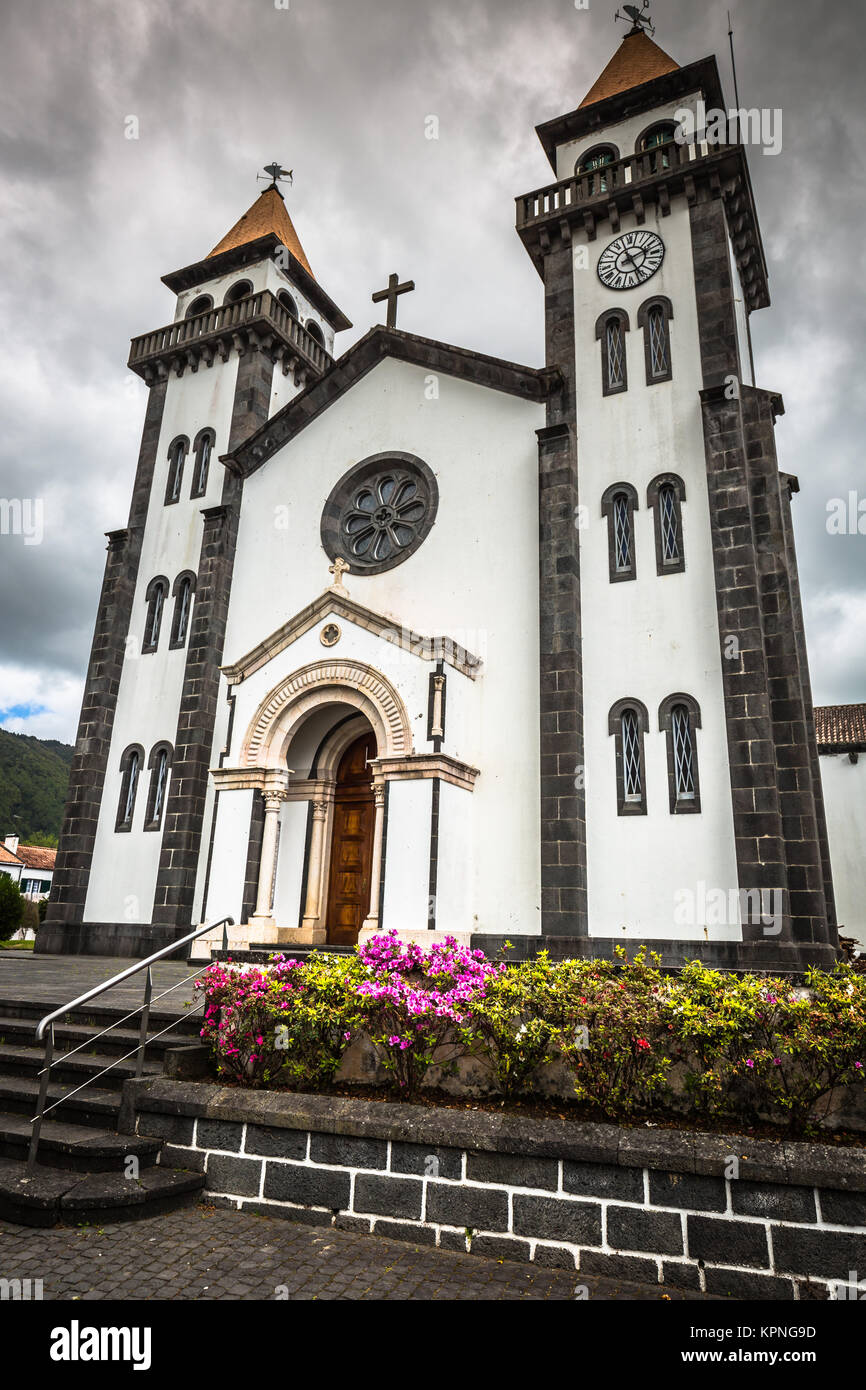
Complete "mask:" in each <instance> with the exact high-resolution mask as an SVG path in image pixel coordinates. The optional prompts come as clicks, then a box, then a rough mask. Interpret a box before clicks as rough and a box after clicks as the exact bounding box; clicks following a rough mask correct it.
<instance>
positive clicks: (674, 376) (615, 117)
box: [37, 26, 837, 969]
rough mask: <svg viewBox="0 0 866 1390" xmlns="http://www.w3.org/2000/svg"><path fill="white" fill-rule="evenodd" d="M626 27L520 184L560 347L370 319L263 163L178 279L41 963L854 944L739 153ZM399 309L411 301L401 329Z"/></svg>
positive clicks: (704, 86)
mask: <svg viewBox="0 0 866 1390" xmlns="http://www.w3.org/2000/svg"><path fill="white" fill-rule="evenodd" d="M701 102H703V103H704V105H705V106H706V107H707V108H720V107H723V105H724V103H723V100H722V91H721V85H720V79H719V74H718V69H717V66H716V62H715V59H713V58H708V59H704V60H701V61H699V62H696V63H692V64H690V65H688V66H685V67H681V66H679V65H677V64H676V63H675V62H674V61H673V60H672V59H671V58H670V57H668V55H666V54H665V53H663V52H662V50H661V49H660V48H658V47H657V46H656V45H655V44H654V43H653V42H652V41H651V39H650V38H649V37H648V36H647V35H646V34H645V33H643V32H641V30H640V28H639V26H637V27H636V28H635V29H633V30H632V31H631V32H630V33H628V34H627V35H626V36H625V38H624V40H623V41H622V44H621V46H620V48H619V49H618V51H617V52H616V53H615V54H614V57H613V58H612V60H611V62H610V63H609V64H608V66H607V68H606V69H605V71H604V72H603V73H602V75H601V77H600V78H599V80H598V82H597V83H596V84H595V85H594V87H593V88H592V90H591V91H590V92H589V93H588V95H587V97H586V98H585V99H584V101H583V102H582V104H581V105H580V107H578V108H577V109H576V110H575V111H572V112H570V113H568V114H567V115H565V116H563V117H561V118H559V119H557V120H555V121H551V122H548V123H547V124H545V125H543V126H540V127H539V128H538V135H539V137H540V139H541V143H542V145H543V148H544V150H545V153H546V154H547V156H548V158H549V160H550V163H551V166H552V173H553V177H552V180H551V182H550V183H549V184H548V185H547V186H545V187H543V188H540V189H538V190H535V191H533V192H532V193H530V194H528V195H525V196H523V197H520V198H518V199H517V230H518V233H519V235H520V237H521V239H522V241H523V243H524V245H525V247H526V250H527V252H528V254H529V256H530V258H531V260H532V263H533V265H534V266H535V269H536V270H537V272H538V275H539V277H540V279H541V282H542V285H543V292H544V314H545V323H546V365H545V366H544V367H543V368H539V369H537V368H532V367H526V366H520V365H517V364H514V363H510V362H505V361H501V360H498V359H496V358H492V357H488V356H484V355H481V354H479V353H476V352H472V351H469V350H464V349H461V348H458V347H454V346H451V345H448V344H444V343H440V342H435V341H432V340H429V339H426V338H423V337H419V336H417V335H413V334H409V333H405V332H402V331H400V330H398V329H397V328H395V327H379V328H374V329H372V330H371V331H370V332H369V333H368V334H367V335H366V336H365V337H363V338H361V340H360V341H359V342H357V343H356V344H355V345H354V346H353V347H352V348H350V349H349V350H348V351H347V352H345V353H343V354H342V355H341V356H335V355H334V336H335V334H336V333H337V332H339V331H341V330H342V329H345V328H346V327H349V326H350V325H349V324H348V321H347V320H346V318H345V316H344V315H343V314H342V312H341V311H340V309H339V308H338V307H337V306H336V304H334V302H333V301H332V300H331V299H330V297H329V296H328V294H327V293H326V292H325V291H324V290H323V289H322V287H321V286H320V285H319V283H318V281H317V280H316V279H315V278H314V276H313V273H312V271H311V268H310V266H309V263H308V262H307V260H306V257H305V255H304V252H303V249H302V247H301V245H300V242H299V240H298V237H297V234H296V232H295V229H294V227H293V226H292V223H291V220H290V218H289V216H288V213H287V212H286V209H285V206H284V202H283V199H282V195H281V193H280V191H279V189H278V187H277V186H276V179H275V181H274V184H273V185H272V186H271V187H269V188H268V189H267V190H266V191H265V192H264V193H263V194H262V195H261V196H260V197H259V198H258V199H257V201H256V203H255V204H254V205H253V207H252V208H251V209H250V210H249V212H248V213H246V214H245V215H244V217H242V218H241V219H240V221H239V222H238V224H237V225H236V226H235V227H234V228H233V229H232V230H231V232H229V234H228V235H227V236H226V237H225V238H224V239H223V241H222V242H220V243H219V244H218V245H217V246H216V247H215V248H214V250H213V251H212V252H211V253H210V255H209V256H207V257H206V258H205V259H204V260H202V261H200V262H198V263H197V264H195V265H192V266H188V267H186V268H185V269H183V270H181V271H178V272H176V273H174V274H171V275H167V276H165V277H164V283H165V284H166V285H167V287H168V288H169V289H170V290H171V291H172V292H173V293H174V294H175V296H176V309H175V315H174V319H173V321H172V323H171V324H169V325H168V326H166V327H165V328H161V329H158V330H156V331H155V332H152V333H148V334H145V335H143V336H142V337H140V338H136V339H134V340H133V343H132V350H131V355H130V366H131V368H132V370H134V371H135V372H137V373H138V374H139V376H141V377H142V378H143V379H144V381H145V382H146V383H147V385H148V388H149V395H148V402H147V409H146V416H145V423H144V431H143V436H142V445H141V452H140V456H139V461H138V468H137V473H136V478H135V484H134V490H133V498H132V505H131V510H130V516H129V521H128V524H127V526H126V528H124V529H123V530H122V531H117V532H113V533H111V534H110V535H109V544H108V555H107V562H106V571H105V579H104V583H103V588H102V593H101V596H100V602H99V611H98V616H97V624H96V632H95V636H94V643H93V649H92V653H91V660H90V666H89V670H88V676H87V682H86V689H85V695H84V703H83V708H82V715H81V723H80V727H79V732H78V741H77V746H76V755H75V761H74V764H73V769H72V780H71V787H70V796H69V802H68V805H67V810H66V818H65V824H64V829H63V833H62V837H61V841H60V849H59V853H58V858H57V868H56V872H55V879H54V886H53V889H52V895H51V903H50V907H49V912H48V917H47V919H46V922H45V924H44V925H43V927H42V928H41V929H40V933H39V937H38V940H37V949H38V950H42V951H50V952H64V951H69V952H90V953H98V954H118V955H123V954H129V955H132V954H143V953H145V952H147V951H150V950H154V949H157V948H158V947H160V946H162V945H165V944H167V943H168V942H171V941H173V940H176V939H177V938H179V937H180V936H182V935H184V934H186V933H187V932H189V931H190V930H191V929H192V928H194V927H196V926H198V925H199V924H201V923H204V922H207V921H213V920H216V919H218V918H221V917H223V916H225V915H226V914H230V915H231V916H232V917H234V919H235V922H236V923H237V926H236V927H235V928H234V929H233V933H232V942H233V944H234V945H235V946H237V947H244V946H247V945H250V944H252V945H255V944H259V943H263V944H274V943H279V944H282V945H286V944H290V945H316V944H331V945H351V944H352V943H353V942H354V941H356V940H357V939H358V937H359V935H361V936H366V935H368V934H369V933H371V932H374V931H376V930H382V929H384V930H388V929H391V928H396V929H398V930H399V931H400V933H401V935H403V936H407V937H417V938H419V939H423V940H432V939H434V938H433V937H432V936H431V933H434V932H435V933H446V932H447V933H452V934H454V935H457V936H458V937H459V938H460V939H462V940H466V941H470V940H471V941H472V943H473V944H474V945H481V946H483V947H484V948H485V949H490V950H492V949H496V948H497V947H498V946H499V945H501V944H502V942H503V941H505V940H506V939H508V940H510V941H511V942H512V943H513V946H514V950H515V953H516V954H518V955H525V954H528V953H531V952H533V951H536V950H539V949H549V950H550V951H551V952H552V953H553V954H555V955H558V956H564V955H594V954H597V955H605V956H609V955H610V954H611V953H612V952H613V951H614V949H615V948H616V947H617V946H619V945H625V946H627V947H632V948H633V947H636V946H637V945H640V944H642V943H645V944H646V945H647V946H649V947H651V948H652V949H654V950H658V951H659V952H660V953H661V955H662V958H663V960H664V961H665V962H666V963H670V964H678V963H681V962H682V961H683V960H684V959H688V958H692V957H700V958H702V959H704V960H706V961H708V962H710V963H714V964H721V965H725V966H731V967H740V968H744V967H749V966H756V967H765V966H766V967H770V968H774V969H777V968H778V969H800V968H802V967H803V966H804V965H806V964H808V963H810V962H814V963H821V964H829V963H830V962H832V960H833V959H834V958H835V955H836V952H837V936H836V926H835V916H834V907H833V890H832V881H831V873H830V862H829V853H828V847H827V834H826V824H825V816H824V807H823V799H822V793H821V781H820V772H819V767H818V754H817V747H816V742H815V730H814V720H813V712H812V702H811V692H810V684H809V673H808V663H807V657H806V647H805V638H804V631H803V622H802V612H801V605H800V596H799V588H798V580H797V569H796V559H795V554H794V544H793V536H792V528H791V494H792V492H795V491H796V489H797V483H796V479H795V478H793V477H791V476H790V475H786V474H785V473H783V472H780V470H779V467H778V463H777V459H776V452H775V444H774V427H775V422H776V418H777V416H778V415H779V414H780V413H781V412H782V409H783V406H782V402H781V398H780V397H779V396H778V394H776V393H775V392H773V391H769V390H766V389H764V388H762V387H760V386H758V385H757V383H756V382H755V380H754V369H753V363H752V353H751V344H750V338H749V315H750V314H751V312H752V311H753V310H755V309H760V308H763V307H765V306H766V305H767V304H768V303H769V297H768V290H767V274H766V265H765V260H764V254H763V249H762V244H761V236H760V229H759V226H758V221H757V214H756V210H755V205H754V199H753V195H752V189H751V183H750V178H749V171H748V162H747V155H746V149H745V147H744V145H743V144H742V143H740V141H739V140H738V139H737V138H736V132H734V133H733V134H732V135H731V136H730V137H729V138H727V139H725V140H724V141H709V140H706V139H702V138H701V132H700V130H698V131H697V133H695V132H694V131H693V133H692V136H691V138H690V139H689V138H684V136H683V131H684V129H685V125H687V124H688V122H686V123H685V125H684V117H683V113H684V112H686V113H688V112H691V113H696V112H698V110H699V109H700V105H699V104H700V103H701ZM389 317H390V315H389Z"/></svg>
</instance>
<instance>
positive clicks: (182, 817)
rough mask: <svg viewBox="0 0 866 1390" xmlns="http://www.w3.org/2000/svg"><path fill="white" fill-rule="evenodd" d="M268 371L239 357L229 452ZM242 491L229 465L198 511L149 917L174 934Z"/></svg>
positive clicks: (205, 755)
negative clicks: (217, 497) (196, 553)
mask: <svg viewBox="0 0 866 1390" xmlns="http://www.w3.org/2000/svg"><path fill="white" fill-rule="evenodd" d="M273 372H274V364H273V363H272V362H271V361H270V360H269V359H268V357H267V355H266V354H265V353H263V352H255V351H247V352H245V353H244V354H243V355H242V356H241V357H240V359H239V361H238V374H237V381H236V384H235V398H234V407H233V410H232V420H231V428H230V433H229V449H230V450H231V449H234V448H237V447H238V445H239V444H240V443H241V442H242V441H243V440H244V439H246V438H248V437H249V435H250V434H251V433H252V431H253V430H255V429H256V428H257V426H259V425H261V424H262V423H264V421H266V420H267V417H268V409H269V407H270V395H271V381H272V378H273ZM242 491H243V479H242V478H241V477H240V476H238V474H237V473H235V472H232V471H231V470H229V469H227V470H226V474H225V478H224V481H223V494H222V502H221V504H220V506H218V507H208V508H206V509H205V511H204V512H203V517H204V526H203V529H202V541H201V558H200V560H199V568H198V578H197V580H196V601H195V606H194V609H193V615H192V624H191V629H190V636H189V646H188V650H187V657H186V669H185V672H184V683H183V692H182V694H181V702H180V713H179V715H178V723H177V733H176V736H175V741H174V763H173V766H172V778H171V786H170V788H169V797H168V806H167V807H166V815H165V828H164V831H163V838H162V851H161V854H160V861H159V872H158V874H157V882H156V895H155V898H154V907H153V920H154V922H155V923H158V924H161V925H164V924H172V925H174V926H175V927H176V928H177V929H178V934H179V935H180V934H182V932H183V931H184V930H186V929H188V928H189V926H190V923H191V920H192V910H193V894H194V892H195V881H196V872H197V867H198V860H199V854H200V850H201V834H202V826H203V823H204V810H205V799H206V794H207V779H208V769H209V767H210V763H211V754H212V748H213V736H214V726H215V722H216V713H217V702H218V698H219V682H220V665H221V663H222V657H223V645H224V641H225V630H226V622H227V619H228V608H229V600H230V596H231V583H232V570H233V568H234V558H235V549H236V547H237V536H238V526H239V522H240V505H241V494H242Z"/></svg>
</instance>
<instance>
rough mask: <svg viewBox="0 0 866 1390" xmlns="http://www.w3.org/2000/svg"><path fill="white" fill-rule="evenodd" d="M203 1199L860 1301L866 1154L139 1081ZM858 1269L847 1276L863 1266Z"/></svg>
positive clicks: (635, 1276)
mask: <svg viewBox="0 0 866 1390" xmlns="http://www.w3.org/2000/svg"><path fill="white" fill-rule="evenodd" d="M122 1124H123V1127H124V1129H125V1130H126V1131H127V1132H137V1133H139V1134H143V1135H158V1136H160V1137H163V1138H164V1139H166V1140H167V1147H166V1149H165V1150H164V1153H163V1157H162V1161H163V1162H165V1163H170V1164H172V1165H174V1166H186V1167H190V1168H193V1169H195V1170H196V1171H199V1172H204V1173H205V1175H206V1178H207V1185H206V1194H207V1195H206V1198H205V1200H207V1201H209V1202H212V1203H214V1204H215V1205H221V1206H230V1207H235V1208H241V1209H244V1210H250V1211H256V1212H261V1213H263V1214H267V1215H269V1216H282V1217H286V1218H288V1219H290V1220H295V1221H303V1222H306V1223H310V1224H314V1225H322V1226H327V1225H336V1226H338V1227H342V1228H344V1229H351V1230H362V1231H370V1232H374V1233H375V1234H378V1235H383V1236H390V1237H392V1238H397V1239H406V1240H411V1241H414V1242H419V1243H425V1244H429V1245H438V1246H440V1247H442V1248H444V1249H450V1250H466V1249H469V1250H470V1251H472V1252H473V1253H477V1254H479V1255H487V1256H494V1257H500V1258H506V1259H509V1260H522V1261H534V1262H536V1263H537V1264H542V1265H547V1266H556V1267H562V1268H568V1269H572V1268H574V1269H575V1270H576V1271H578V1272H579V1273H583V1274H588V1275H605V1276H608V1277H614V1278H620V1279H627V1280H633V1281H639V1282H647V1281H649V1282H658V1283H659V1284H669V1285H672V1286H674V1287H677V1288H686V1289H695V1290H702V1291H705V1292H706V1293H709V1294H715V1295H718V1296H719V1297H726V1296H729V1297H733V1298H741V1299H751V1298H763V1299H798V1298H820V1299H826V1298H828V1297H829V1298H833V1297H849V1298H851V1297H857V1296H858V1289H857V1287H856V1286H857V1285H858V1284H859V1297H860V1298H866V1150H863V1149H853V1148H852V1149H842V1150H840V1149H838V1148H830V1147H828V1146H825V1145H817V1144H798V1143H791V1142H787V1143H786V1142H779V1143H774V1142H769V1141H758V1140H754V1139H748V1138H745V1137H743V1136H727V1135H713V1134H694V1133H690V1132H686V1131H679V1130H670V1129H654V1128H648V1127H646V1126H639V1127H636V1128H634V1129H627V1128H621V1127H619V1126H616V1125H594V1124H585V1123H573V1122H570V1121H561V1122H560V1121H553V1120H544V1121H535V1120H528V1119H523V1118H522V1117H521V1118H518V1117H515V1116H509V1115H502V1114H496V1113H495V1112H490V1111H482V1110H459V1109H454V1110H451V1109H447V1108H442V1109H431V1108H429V1107H426V1106H416V1105H402V1104H385V1103H381V1102H375V1101H364V1100H357V1099H344V1098H341V1097H330V1096H317V1095H296V1094H292V1093H288V1092H264V1091H242V1090H235V1089H228V1088H226V1087H224V1086H217V1085H212V1084H204V1083H195V1082H184V1081H169V1080H156V1081H154V1080H141V1081H128V1082H126V1084H125V1087H124V1105H123V1114H122ZM858 1271H859V1272H858Z"/></svg>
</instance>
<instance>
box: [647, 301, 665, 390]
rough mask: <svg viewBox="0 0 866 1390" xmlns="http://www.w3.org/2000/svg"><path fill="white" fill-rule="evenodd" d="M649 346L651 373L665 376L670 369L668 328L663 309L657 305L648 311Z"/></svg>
mask: <svg viewBox="0 0 866 1390" xmlns="http://www.w3.org/2000/svg"><path fill="white" fill-rule="evenodd" d="M649 346H650V373H651V375H652V376H667V374H668V372H669V371H670V362H669V358H668V329H667V321H666V319H665V313H664V310H663V309H661V308H659V307H656V308H654V309H650V311H649Z"/></svg>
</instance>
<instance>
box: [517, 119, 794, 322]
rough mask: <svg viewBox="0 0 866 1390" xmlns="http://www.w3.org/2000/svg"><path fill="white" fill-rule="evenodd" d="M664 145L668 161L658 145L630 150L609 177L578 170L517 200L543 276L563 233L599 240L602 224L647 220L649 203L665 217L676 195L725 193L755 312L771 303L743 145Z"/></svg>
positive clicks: (697, 197)
mask: <svg viewBox="0 0 866 1390" xmlns="http://www.w3.org/2000/svg"><path fill="white" fill-rule="evenodd" d="M665 148H666V149H667V151H668V156H667V160H668V162H667V164H666V165H665V164H662V163H660V162H659V161H658V160H656V159H654V158H653V152H652V151H650V152H648V153H643V154H629V155H625V156H623V158H622V159H620V160H617V161H616V162H615V163H614V164H609V165H607V166H606V168H605V175H604V179H603V180H601V179H599V177H598V176H597V175H596V176H595V177H593V175H592V174H582V175H576V176H573V177H570V178H566V179H561V180H559V182H557V183H554V184H550V185H548V186H547V187H546V188H539V189H535V190H533V192H531V193H525V194H522V195H521V196H520V197H518V198H517V199H516V204H517V232H518V235H519V236H520V239H521V241H522V242H523V244H524V246H525V247H526V250H527V252H528V253H529V256H530V258H531V260H532V263H533V265H534V266H535V268H536V270H537V271H538V273H539V275H542V276H543V272H544V257H545V255H546V254H547V253H548V252H549V250H550V248H551V245H552V244H553V243H554V241H555V239H556V238H561V239H562V240H563V241H565V242H570V241H571V240H572V237H573V235H574V233H579V232H585V233H586V236H587V239H588V240H589V241H595V239H596V237H597V235H598V229H599V226H600V225H601V224H605V226H606V232H607V233H610V234H613V233H616V232H618V231H619V229H620V222H621V219H622V218H623V217H624V216H625V215H626V214H634V216H635V217H636V219H637V222H638V224H641V223H643V222H644V221H645V219H646V206H647V204H650V203H656V204H658V207H659V208H660V210H661V213H662V216H663V217H666V216H667V215H668V214H669V212H670V205H671V199H672V198H674V197H678V196H683V195H684V196H685V198H686V200H687V202H688V204H689V205H690V206H692V205H694V204H695V203H697V202H700V201H701V200H704V199H709V198H723V199H724V205H725V212H726V215H727V220H728V226H729V229H730V233H731V240H732V243H733V247H734V254H735V256H736V261H737V268H738V270H739V273H740V279H741V281H742V284H743V290H744V292H745V296H746V300H747V303H748V307H749V310H750V311H751V310H752V309H763V308H766V306H767V305H768V304H769V302H770V293H769V289H768V286H767V264H766V258H765V256H764V247H763V242H762V240H761V231H760V226H759V224H758V215H757V211H756V208H755V199H754V194H753V192H752V181H751V176H750V174H749V166H748V162H747V159H746V152H745V148H744V146H743V145H742V144H730V145H718V146H716V145H707V146H706V153H704V152H703V149H704V147H703V146H702V145H679V144H671V145H669V146H666V147H665Z"/></svg>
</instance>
